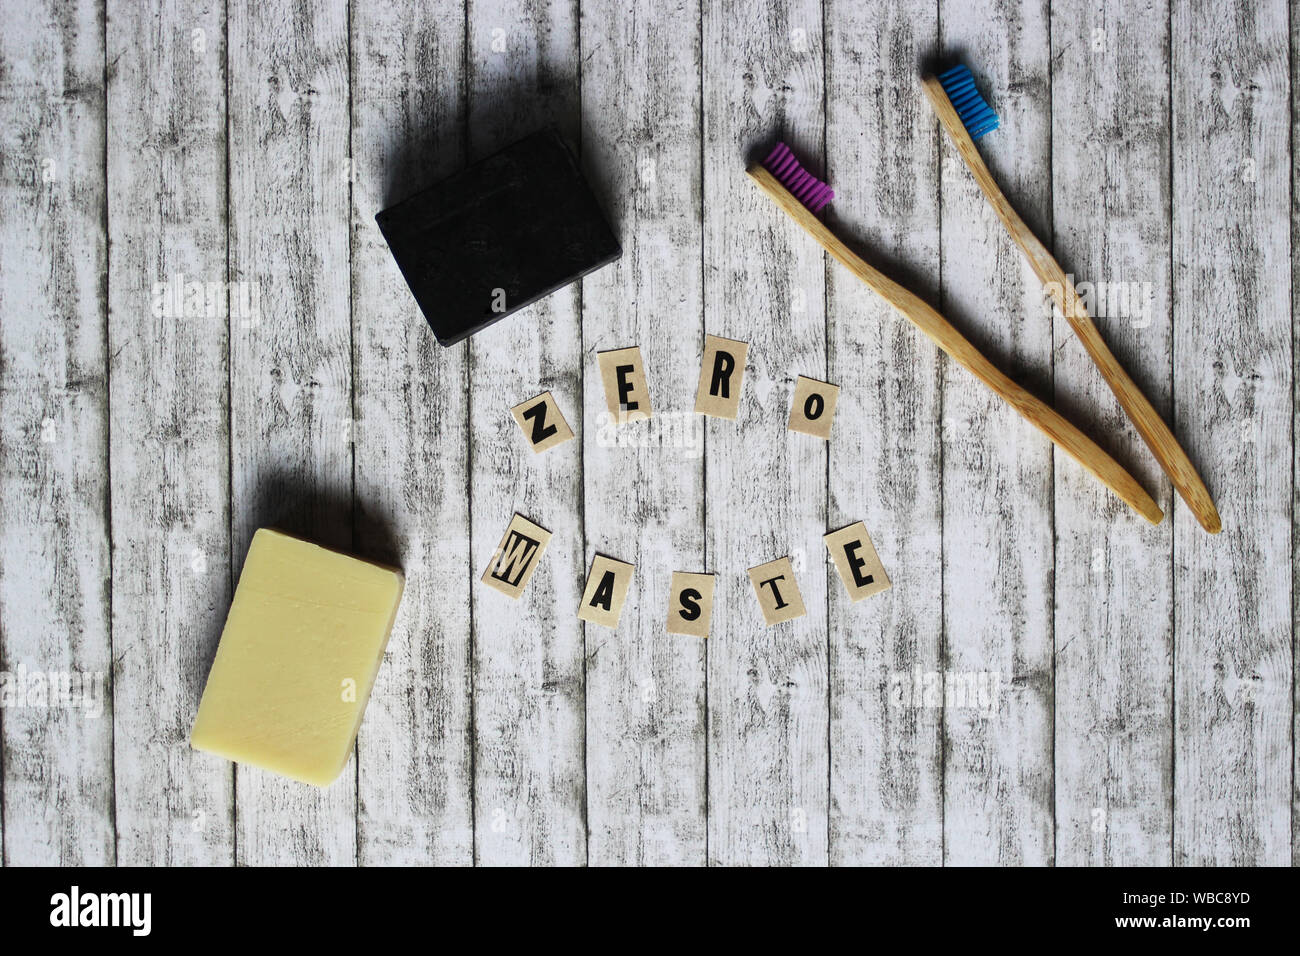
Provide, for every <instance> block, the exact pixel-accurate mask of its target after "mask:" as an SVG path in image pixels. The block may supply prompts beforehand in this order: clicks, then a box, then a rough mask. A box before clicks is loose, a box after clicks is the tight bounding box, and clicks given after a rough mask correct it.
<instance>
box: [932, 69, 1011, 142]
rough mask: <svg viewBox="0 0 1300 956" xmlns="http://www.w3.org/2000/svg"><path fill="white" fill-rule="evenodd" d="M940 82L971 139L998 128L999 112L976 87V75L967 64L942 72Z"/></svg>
mask: <svg viewBox="0 0 1300 956" xmlns="http://www.w3.org/2000/svg"><path fill="white" fill-rule="evenodd" d="M939 82H940V83H941V84H942V85H943V91H944V92H945V93H947V94H948V99H950V100H952V105H953V108H954V109H955V110H956V111H957V115H958V116H959V117H961V122H962V125H963V126H965V127H966V132H968V133H970V138H971V139H979V138H980V137H981V136H983V135H984V134H985V133H991V132H993V131H994V130H995V129H997V128H998V114H997V113H995V112H993V107H991V106H989V104H988V103H986V102H984V97H982V96H980V92H979V90H977V89H975V77H973V76H971V72H970V70H968V69H966V67H965V66H962V65H960V64H958V65H957V66H954V67H953V68H952V69H951V70H945V71H944V72H942V73H940V74H939Z"/></svg>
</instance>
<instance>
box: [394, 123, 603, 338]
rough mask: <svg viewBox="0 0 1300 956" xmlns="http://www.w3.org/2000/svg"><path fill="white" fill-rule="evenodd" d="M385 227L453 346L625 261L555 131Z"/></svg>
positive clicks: (448, 182)
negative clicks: (618, 261)
mask: <svg viewBox="0 0 1300 956" xmlns="http://www.w3.org/2000/svg"><path fill="white" fill-rule="evenodd" d="M375 221H376V222H378V223H379V229H380V231H381V232H383V234H384V239H385V240H386V241H387V242H388V248H389V249H390V250H391V251H392V253H393V258H394V259H396V260H397V265H398V267H399V268H401V270H402V275H403V276H405V277H406V283H407V285H409V286H410V287H411V292H413V293H414V294H415V301H416V302H418V303H419V304H420V309H421V310H422V311H423V312H424V317H425V318H426V319H427V320H428V321H429V325H430V326H431V327H432V328H433V332H434V334H435V335H436V336H437V337H438V341H439V342H441V343H442V344H443V345H452V344H454V343H456V342H459V341H460V340H461V339H463V338H466V337H467V336H469V335H472V334H473V333H475V332H477V331H478V330H479V329H482V328H485V327H487V326H489V325H491V324H492V323H493V322H496V321H498V320H499V319H503V318H505V317H506V316H507V315H509V314H510V313H511V312H514V311H516V310H518V309H522V308H524V306H526V305H530V304H531V303H533V302H536V301H537V300H538V299H540V298H542V297H543V296H546V295H550V294H551V293H552V292H554V291H555V290H556V289H560V288H563V287H564V286H566V285H568V284H569V283H570V282H574V281H576V280H577V279H580V278H581V277H582V276H584V275H586V274H587V273H589V272H591V271H592V270H594V269H599V268H600V267H601V266H603V265H606V264H608V263H610V262H613V261H614V260H615V259H617V258H618V257H619V256H620V255H622V252H623V250H622V248H621V247H620V246H619V244H618V240H617V239H616V238H615V237H614V232H613V230H611V229H610V227H609V223H608V222H606V221H605V217H604V216H603V215H602V214H601V211H600V207H599V206H598V205H597V204H596V197H595V196H593V195H592V194H591V189H590V188H589V187H588V186H587V183H586V180H584V179H583V178H582V172H581V171H580V170H579V169H578V163H577V161H576V160H575V159H574V158H573V154H572V153H571V152H569V149H568V147H567V146H565V144H564V140H562V139H561V138H560V134H559V133H558V132H556V131H555V130H554V129H545V130H542V131H541V132H540V133H534V134H533V135H532V136H529V137H528V138H527V139H523V140H520V141H519V142H518V143H515V144H514V145H513V146H509V147H507V148H506V149H503V150H502V151H501V152H499V153H496V154H495V155H493V156H490V157H488V158H487V159H485V160H483V161H482V162H479V163H475V164H474V165H473V166H470V167H468V168H467V169H465V170H463V171H462V172H460V173H457V174H456V175H455V176H452V177H451V178H450V179H445V180H443V181H442V182H440V183H438V184H437V185H436V186H433V187H431V188H430V189H426V190H425V191H424V192H421V193H417V194H416V195H414V196H412V197H410V198H409V199H406V200H404V201H402V202H400V203H398V204H397V205H395V206H390V207H389V208H388V209H385V210H383V211H382V212H380V213H379V214H378V215H376V216H375Z"/></svg>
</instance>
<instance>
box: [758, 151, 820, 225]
mask: <svg viewBox="0 0 1300 956" xmlns="http://www.w3.org/2000/svg"><path fill="white" fill-rule="evenodd" d="M763 167H764V168H765V169H766V170H767V171H768V172H769V173H771V174H772V175H773V176H775V177H776V178H777V180H778V181H779V182H780V183H781V185H782V186H784V187H785V188H786V189H788V190H789V191H790V194H791V195H792V196H794V197H795V198H796V199H798V200H799V201H800V202H801V203H803V204H804V205H805V206H807V207H808V210H809V211H810V212H821V211H822V208H823V207H825V205H826V204H827V203H828V202H830V201H831V200H832V199H834V198H835V192H834V191H833V190H832V189H831V187H830V186H829V185H827V184H826V183H824V182H822V181H821V180H820V179H818V178H817V177H816V176H814V175H813V174H812V173H810V172H808V170H806V169H804V168H803V167H802V166H800V165H799V160H797V159H795V158H794V153H792V152H791V151H790V147H789V146H787V145H785V143H777V144H776V148H775V149H773V150H772V152H771V153H769V154H768V157H767V159H765V160H763Z"/></svg>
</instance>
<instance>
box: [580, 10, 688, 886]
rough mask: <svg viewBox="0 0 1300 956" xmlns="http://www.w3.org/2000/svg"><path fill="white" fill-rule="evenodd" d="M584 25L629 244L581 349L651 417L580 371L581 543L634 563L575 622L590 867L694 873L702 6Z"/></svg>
mask: <svg viewBox="0 0 1300 956" xmlns="http://www.w3.org/2000/svg"><path fill="white" fill-rule="evenodd" d="M582 26H583V33H582V49H583V51H584V59H583V66H582V80H583V106H584V109H583V113H584V119H585V124H584V128H583V137H582V139H583V155H584V160H585V163H584V165H585V166H586V167H587V169H588V170H589V172H590V175H591V176H592V178H593V181H594V182H595V183H596V187H597V192H598V195H599V196H600V197H601V198H602V200H603V201H604V202H605V208H606V213H607V215H609V217H610V219H611V222H613V223H614V228H615V232H616V234H618V236H619V238H620V241H621V242H622V244H623V258H622V259H621V260H619V261H618V262H617V263H615V264H614V265H612V266H610V267H609V268H607V269H603V270H601V271H599V272H597V273H594V274H593V275H591V276H589V277H588V278H587V279H586V280H584V282H583V298H582V304H583V331H584V335H583V345H584V349H585V350H586V352H587V354H591V352H593V351H601V350H605V349H611V348H618V347H620V346H621V345H625V344H628V345H630V344H638V345H639V346H640V347H641V354H642V357H643V359H644V361H645V364H646V374H647V375H648V377H649V387H650V391H651V397H652V400H653V402H654V415H655V417H654V419H653V420H651V421H649V422H633V423H629V424H626V425H623V426H622V427H618V426H617V425H616V424H615V422H614V421H613V420H611V419H610V416H609V414H608V412H607V411H606V409H605V403H604V397H603V391H602V388H601V383H600V379H599V375H598V374H597V368H596V366H595V363H594V362H587V363H586V366H585V368H584V372H585V375H586V381H585V387H584V395H585V398H586V405H585V409H584V412H583V418H584V420H585V421H586V422H588V423H590V425H591V428H590V430H589V431H588V432H587V438H586V445H585V448H584V456H583V473H584V478H585V506H584V510H585V514H586V533H587V548H588V550H589V551H590V550H595V551H606V552H608V553H610V554H613V555H617V556H619V557H622V558H624V560H627V561H632V562H634V563H635V564H636V565H637V569H636V576H635V578H634V579H633V584H632V592H631V594H630V595H629V599H628V604H627V606H626V607H625V608H624V610H623V617H622V620H621V622H620V623H619V627H618V631H617V633H614V634H610V633H608V632H605V631H602V630H601V629H600V628H595V627H588V628H586V635H587V768H588V777H589V788H590V792H589V795H588V820H589V832H590V840H591V844H590V847H589V859H590V861H591V863H593V864H615V865H618V864H638V865H652V866H665V865H669V866H672V865H676V866H680V865H690V864H702V863H703V862H704V861H705V839H706V834H705V812H706V803H705V801H706V797H705V737H704V734H705V725H706V716H705V708H704V704H705V701H704V658H705V645H704V642H703V641H702V640H700V639H699V638H692V637H684V636H672V635H668V634H666V633H665V632H664V614H665V610H664V603H665V601H666V599H667V595H668V591H669V582H670V580H671V578H672V572H673V570H674V569H679V568H690V569H703V568H704V564H705V562H704V533H703V524H704V478H703V437H704V430H703V419H702V418H699V417H697V416H695V415H694V413H693V412H692V410H691V399H692V397H693V395H694V384H695V380H696V376H697V374H698V371H699V364H698V361H699V346H698V344H697V343H698V342H699V341H700V340H702V338H703V297H702V291H701V278H700V276H701V265H700V263H701V259H700V221H699V215H700V214H699V209H700V198H701V196H700V189H701V181H700V135H701V131H700V112H699V100H700V36H699V31H700V9H699V3H698V2H694V0H686V2H683V3H681V4H678V5H668V6H665V7H654V8H646V7H643V8H641V9H639V10H636V11H635V12H634V11H633V10H632V9H630V8H625V7H623V6H619V5H615V6H614V7H610V8H608V9H607V10H605V11H604V12H603V13H602V14H601V15H599V16H588V17H584V18H583V24H582ZM692 330H694V334H692ZM669 332H671V334H668V333H669ZM651 436H660V440H659V441H652V440H651ZM620 439H626V443H625V444H620ZM642 439H644V440H642Z"/></svg>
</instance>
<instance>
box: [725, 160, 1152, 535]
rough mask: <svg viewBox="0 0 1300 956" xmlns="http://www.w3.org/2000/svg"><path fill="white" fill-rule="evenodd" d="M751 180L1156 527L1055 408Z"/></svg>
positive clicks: (1130, 489) (770, 186) (759, 170)
mask: <svg viewBox="0 0 1300 956" xmlns="http://www.w3.org/2000/svg"><path fill="white" fill-rule="evenodd" d="M749 175H750V176H751V177H752V178H753V180H754V181H755V182H756V183H757V184H758V186H759V188H760V189H762V190H763V191H764V192H765V193H767V194H768V196H770V197H771V198H772V199H773V200H774V201H775V202H776V203H777V205H779V206H780V207H781V208H782V209H784V210H785V211H786V212H787V213H788V214H789V215H790V216H791V218H793V219H794V221H795V222H797V223H798V224H799V225H800V226H802V227H803V228H804V230H805V231H807V232H808V233H809V234H810V235H811V236H812V237H813V238H814V239H816V240H817V241H818V242H819V243H821V245H822V247H823V248H824V249H825V250H826V251H827V252H829V253H830V254H831V255H832V256H833V257H834V258H835V259H836V260H837V261H839V262H840V263H841V264H843V265H844V266H846V267H847V268H848V269H849V271H850V272H852V273H853V274H854V275H856V276H857V277H858V278H859V279H861V280H862V281H863V282H865V283H866V284H867V285H869V286H870V287H871V288H872V289H874V290H875V291H876V292H877V293H878V294H879V295H881V296H882V297H883V298H884V299H885V301H887V302H888V303H889V304H890V305H892V306H893V307H894V308H895V309H897V310H898V311H899V312H901V313H903V315H904V316H906V317H907V318H908V319H910V320H911V321H912V324H913V325H915V326H916V327H917V328H919V329H920V330H921V331H922V332H924V333H925V334H926V335H927V336H929V337H930V339H931V340H932V341H933V342H934V343H935V344H936V345H938V346H939V348H941V349H943V350H944V352H946V353H947V354H948V355H949V356H950V357H951V358H952V359H953V361H955V362H956V363H957V364H958V365H960V366H962V367H963V368H964V369H966V370H967V371H968V372H970V373H971V374H972V375H974V376H975V377H976V378H978V379H979V380H980V381H981V382H983V383H984V384H985V385H987V386H988V387H989V388H990V389H992V390H993V391H994V392H995V393H996V394H997V396H998V397H999V398H1001V399H1002V400H1003V401H1004V402H1006V403H1007V404H1008V405H1010V406H1011V407H1012V408H1014V409H1015V410H1016V411H1017V412H1019V413H1020V414H1021V415H1022V416H1024V417H1025V419H1027V420H1028V421H1029V422H1030V424H1032V425H1034V426H1035V427H1036V428H1038V429H1039V431H1041V432H1043V434H1045V435H1046V436H1047V437H1048V438H1050V439H1051V440H1052V441H1053V442H1054V443H1055V444H1056V446H1057V447H1058V448H1060V449H1061V450H1062V451H1064V452H1065V453H1066V454H1067V455H1069V456H1070V457H1071V458H1073V459H1074V460H1075V461H1077V462H1078V463H1079V464H1081V465H1082V466H1083V467H1084V468H1086V469H1087V470H1088V471H1090V472H1092V474H1093V475H1095V476H1096V477H1097V478H1098V479H1100V480H1101V482H1102V483H1103V484H1105V485H1106V486H1107V487H1108V488H1110V489H1111V490H1112V491H1114V492H1115V494H1117V495H1119V497H1120V498H1121V499H1123V501H1124V502H1125V503H1126V504H1127V505H1128V506H1129V507H1130V508H1132V509H1133V510H1134V511H1136V512H1137V513H1138V514H1140V515H1141V516H1142V517H1144V518H1146V519H1147V520H1148V521H1150V522H1151V523H1152V524H1159V523H1160V520H1161V518H1163V517H1164V514H1163V512H1161V510H1160V507H1159V506H1158V505H1157V504H1156V503H1155V501H1154V500H1152V498H1151V496H1150V495H1149V494H1147V493H1146V490H1145V489H1144V488H1143V487H1142V486H1141V485H1140V484H1138V483H1137V480H1136V479H1135V478H1134V477H1133V476H1132V475H1130V474H1129V473H1128V472H1127V471H1125V470H1124V468H1123V467H1122V466H1121V465H1120V464H1119V463H1118V462H1117V461H1115V459H1113V458H1111V457H1110V455H1108V454H1106V452H1105V451H1103V450H1102V449H1101V448H1100V447H1099V446H1098V445H1097V444H1096V443H1095V442H1094V441H1093V440H1092V439H1090V438H1089V437H1088V436H1087V435H1085V434H1084V433H1083V432H1081V431H1079V429H1077V428H1075V427H1074V426H1073V425H1071V424H1070V423H1069V422H1068V421H1067V420H1066V419H1065V418H1064V417H1063V416H1062V415H1061V414H1060V413H1059V412H1057V411H1056V409H1054V408H1052V407H1051V406H1050V405H1048V404H1047V403H1046V402H1044V401H1042V400H1041V399H1039V398H1038V397H1036V396H1035V395H1033V394H1032V393H1030V392H1029V391H1027V390H1026V389H1024V388H1022V387H1021V386H1020V385H1018V384H1016V383H1015V382H1014V381H1012V380H1011V379H1010V378H1008V377H1007V376H1006V375H1004V374H1003V373H1002V371H1001V370H1000V369H999V368H998V367H997V366H996V365H994V364H993V363H992V362H990V361H989V360H988V359H987V358H985V357H984V355H983V354H982V353H981V352H980V351H979V350H978V349H977V348H975V346H973V345H971V343H970V342H968V341H967V340H966V338H965V336H963V335H962V334H961V333H960V332H958V331H957V330H956V329H955V328H954V327H953V326H952V324H951V323H950V322H949V321H948V320H947V319H945V318H944V317H943V316H942V315H940V314H939V313H938V312H936V311H935V310H934V309H933V308H931V307H930V305H929V304H928V303H926V302H925V301H924V300H923V299H921V297H920V296H918V295H916V294H914V293H913V292H911V291H909V290H907V289H905V288H903V287H902V286H901V285H899V284H898V283H897V282H895V281H894V280H893V279H890V278H889V277H888V276H886V275H884V273H882V272H880V271H879V270H877V269H874V268H872V267H871V266H870V265H868V264H867V263H866V262H864V261H863V260H862V258H861V257H860V256H859V255H858V254H857V253H855V252H854V251H853V250H852V249H850V248H849V247H848V246H846V245H845V244H844V243H843V242H841V241H840V239H839V238H838V237H837V236H836V235H835V234H834V233H833V232H831V231H830V230H829V229H827V228H826V226H825V225H824V224H823V223H822V221H821V220H820V219H818V218H817V217H816V216H814V215H813V214H812V213H810V212H809V211H808V209H807V208H806V207H805V206H804V205H803V203H801V202H799V200H798V199H795V198H794V196H792V195H791V194H790V192H789V191H788V190H787V189H786V188H785V187H784V186H782V185H781V183H780V182H778V181H777V179H776V177H774V176H773V175H772V174H771V173H769V172H768V171H767V170H766V169H764V168H763V167H762V166H754V167H753V168H751V169H750V170H749Z"/></svg>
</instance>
